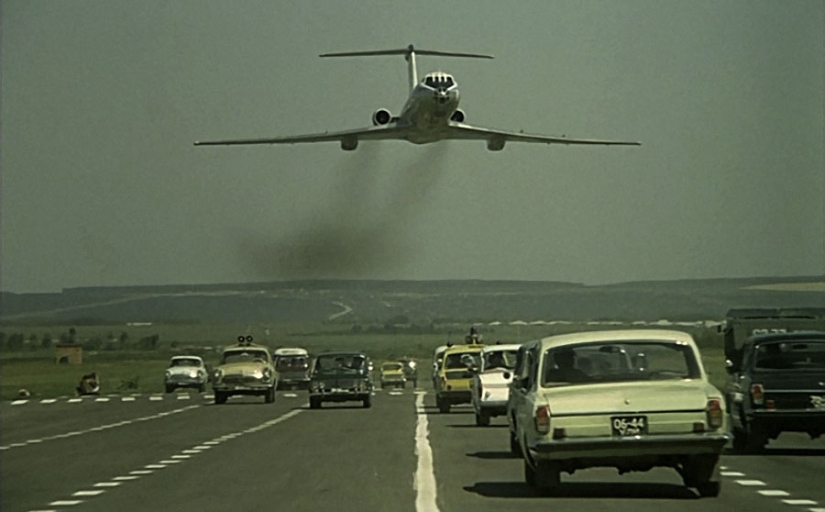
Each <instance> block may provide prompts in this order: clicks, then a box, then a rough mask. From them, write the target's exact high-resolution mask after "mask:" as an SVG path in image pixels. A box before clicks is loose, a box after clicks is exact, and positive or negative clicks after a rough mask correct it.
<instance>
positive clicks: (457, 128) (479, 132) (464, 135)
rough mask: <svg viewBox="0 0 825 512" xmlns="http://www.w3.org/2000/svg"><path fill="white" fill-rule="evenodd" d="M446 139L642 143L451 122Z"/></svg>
mask: <svg viewBox="0 0 825 512" xmlns="http://www.w3.org/2000/svg"><path fill="white" fill-rule="evenodd" d="M445 138H449V139H462V140H486V141H487V142H488V143H491V144H494V143H498V144H500V145H501V146H502V147H503V146H504V142H506V141H513V142H538V143H542V144H588V145H603V146H641V145H642V144H641V143H640V142H625V141H618V140H599V139H573V138H569V137H564V136H562V137H554V136H550V135H534V134H529V133H523V132H507V131H502V130H491V129H489V128H479V127H477V126H470V125H468V124H464V123H456V122H450V123H449V129H448V131H447V135H446V137H445Z"/></svg>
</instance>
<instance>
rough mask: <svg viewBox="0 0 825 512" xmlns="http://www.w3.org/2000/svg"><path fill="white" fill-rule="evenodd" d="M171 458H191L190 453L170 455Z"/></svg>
mask: <svg viewBox="0 0 825 512" xmlns="http://www.w3.org/2000/svg"><path fill="white" fill-rule="evenodd" d="M172 458H173V459H191V458H192V456H191V455H172Z"/></svg>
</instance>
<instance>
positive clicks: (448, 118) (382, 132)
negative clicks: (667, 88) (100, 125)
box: [195, 45, 641, 151]
mask: <svg viewBox="0 0 825 512" xmlns="http://www.w3.org/2000/svg"><path fill="white" fill-rule="evenodd" d="M376 55H403V56H404V59H405V60H406V61H407V69H408V74H409V83H410V95H409V97H408V98H407V102H406V103H405V104H404V107H403V108H402V110H401V113H400V114H399V115H398V116H393V115H392V114H391V113H390V111H389V110H387V109H384V108H380V109H378V110H376V111H375V112H374V113H373V114H372V124H373V126H371V127H368V128H359V129H355V130H344V131H334V132H324V133H314V134H308V135H293V136H286V137H272V138H265V139H235V140H216V141H198V142H195V145H196V146H219V145H225V146H229V145H247V144H297V143H305V142H340V144H341V149H343V150H345V151H353V150H355V149H356V148H357V147H358V142H359V141H361V140H406V141H409V142H412V143H413V144H429V143H431V142H437V141H440V140H445V139H452V140H484V141H486V142H487V149H489V150H490V151H501V150H502V149H504V144H505V143H506V142H508V141H511V142H534V143H544V144H587V145H605V146H640V145H641V143H639V142H623V141H613V140H596V139H574V138H567V137H566V136H560V137H554V136H548V135H533V134H527V133H523V132H511V131H503V130H494V129H489V128H481V127H477V126H471V125H469V124H465V123H464V119H465V114H464V111H463V110H461V109H460V108H458V102H459V98H460V96H459V92H458V83H457V82H456V80H455V78H454V77H453V76H452V75H450V74H448V73H444V72H441V71H437V72H434V73H428V74H427V75H425V76H424V79H423V80H421V81H420V82H419V81H418V70H417V68H416V61H415V57H416V55H435V56H442V57H465V58H475V59H492V58H493V56H492V55H482V54H475V53H455V52H442V51H433V50H419V49H416V48H415V47H414V46H413V45H409V46H407V47H406V48H401V49H396V50H372V51H359V52H343V53H325V54H321V55H320V57H360V56H376Z"/></svg>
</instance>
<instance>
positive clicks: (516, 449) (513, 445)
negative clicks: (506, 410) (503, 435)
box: [510, 432, 521, 457]
mask: <svg viewBox="0 0 825 512" xmlns="http://www.w3.org/2000/svg"><path fill="white" fill-rule="evenodd" d="M510 453H512V454H513V455H515V456H516V457H521V446H520V445H519V444H518V440H517V439H516V435H515V434H513V433H512V432H510Z"/></svg>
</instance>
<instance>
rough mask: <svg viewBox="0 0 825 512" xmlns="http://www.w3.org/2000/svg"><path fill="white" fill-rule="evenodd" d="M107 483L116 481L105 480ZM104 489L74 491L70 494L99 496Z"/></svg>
mask: <svg viewBox="0 0 825 512" xmlns="http://www.w3.org/2000/svg"><path fill="white" fill-rule="evenodd" d="M107 483H116V482H107ZM104 492H106V491H103V490H97V491H77V492H76V493H74V494H72V496H100V495H101V494H103V493H104Z"/></svg>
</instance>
